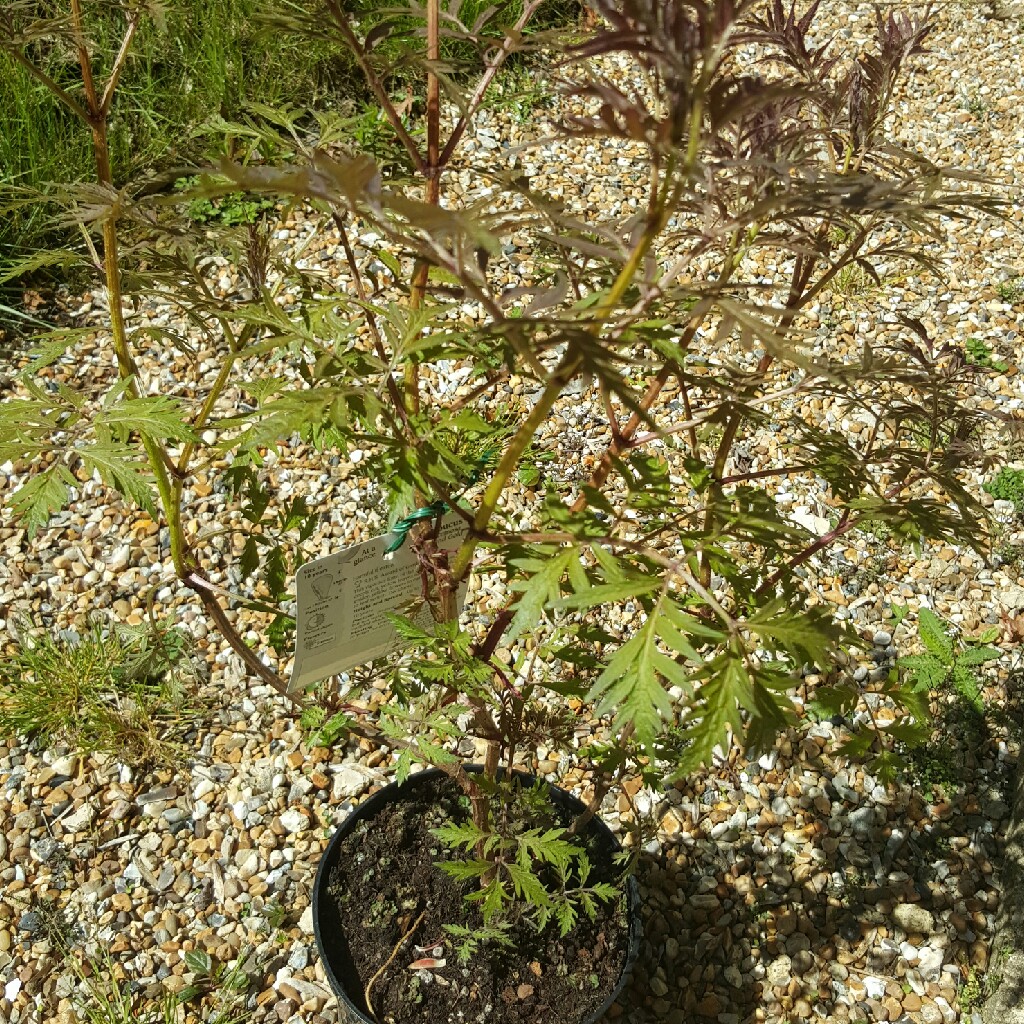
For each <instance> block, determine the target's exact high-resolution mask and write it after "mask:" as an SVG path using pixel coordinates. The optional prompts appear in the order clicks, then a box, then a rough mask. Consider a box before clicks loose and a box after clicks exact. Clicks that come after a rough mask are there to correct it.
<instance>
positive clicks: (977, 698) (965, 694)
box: [953, 664, 985, 712]
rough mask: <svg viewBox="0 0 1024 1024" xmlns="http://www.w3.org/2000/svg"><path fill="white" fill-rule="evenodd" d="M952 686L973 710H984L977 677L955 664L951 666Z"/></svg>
mask: <svg viewBox="0 0 1024 1024" xmlns="http://www.w3.org/2000/svg"><path fill="white" fill-rule="evenodd" d="M953 688H954V689H955V690H956V692H957V693H958V694H959V695H960V696H961V697H962V698H963V699H964V700H965V701H967V703H968V704H970V705H971V707H973V708H974V709H975V711H979V712H981V711H984V708H985V702H984V700H983V699H982V696H981V684H980V683H979V681H978V677H977V676H976V675H975V674H974V673H973V672H971V671H970V669H967V668H963V667H962V666H961V665H959V664H957V665H954V666H953Z"/></svg>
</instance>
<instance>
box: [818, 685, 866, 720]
mask: <svg viewBox="0 0 1024 1024" xmlns="http://www.w3.org/2000/svg"><path fill="white" fill-rule="evenodd" d="M858 700H860V694H859V693H858V692H857V688H856V687H855V686H819V687H818V689H817V690H815V692H814V702H813V703H812V704H811V707H812V708H813V709H814V711H815V712H816V713H817V714H818V715H820V716H821V717H822V718H830V717H831V716H832V715H848V714H849V713H850V712H851V711H852V710H853V709H854V708H855V707H856V706H857V701H858Z"/></svg>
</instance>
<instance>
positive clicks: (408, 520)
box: [384, 447, 498, 555]
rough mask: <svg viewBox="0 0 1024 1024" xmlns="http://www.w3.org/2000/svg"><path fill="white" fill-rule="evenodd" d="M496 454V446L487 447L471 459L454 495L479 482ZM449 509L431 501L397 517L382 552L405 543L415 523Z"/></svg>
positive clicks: (396, 548)
mask: <svg viewBox="0 0 1024 1024" xmlns="http://www.w3.org/2000/svg"><path fill="white" fill-rule="evenodd" d="M497 455H498V451H497V449H496V448H494V447H488V448H485V449H484V451H483V452H482V453H481V454H480V455H478V456H477V457H476V459H474V460H473V468H472V469H471V470H470V472H469V476H468V477H467V478H466V486H465V487H463V489H462V490H461V491H460V492H459V494H458V495H456V497H459V496H460V495H462V494H464V493H465V492H466V491H468V490H469V488H470V487H472V486H473V485H474V484H476V483H479V481H480V478H481V477H482V476H483V474H484V471H485V470H487V469H489V468H490V467H491V466H492V465H494V463H495V462H496V461H497ZM451 510H452V509H451V506H450V505H449V504H448V503H447V502H445V501H433V502H431V503H430V504H429V505H424V506H423V508H418V509H416V511H415V512H410V513H409V514H408V515H407V516H406V517H405V518H404V519H399V520H398V522H397V523H395V525H394V526H392V527H391V532H392V533H393V534H394V535H395V539H394V540H393V541H392V542H391V543H390V544H389V545H388V546H387V547H386V548H385V549H384V554H385V555H390V554H392V552H395V551H397V550H398V549H399V548H400V547H401V546H402V545H403V544H404V543H405V538H406V537H407V536H408V535H409V531H410V530H411V529H412V528H413V527H414V526H415V525H416V524H417V523H419V522H422V521H423V520H424V519H436V518H437V517H438V516H443V515H444V514H445V513H446V512H451Z"/></svg>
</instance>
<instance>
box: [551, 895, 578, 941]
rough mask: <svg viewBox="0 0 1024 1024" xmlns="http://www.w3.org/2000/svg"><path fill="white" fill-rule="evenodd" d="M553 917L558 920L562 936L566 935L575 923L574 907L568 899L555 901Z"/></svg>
mask: <svg viewBox="0 0 1024 1024" xmlns="http://www.w3.org/2000/svg"><path fill="white" fill-rule="evenodd" d="M555 919H556V920H557V921H558V930H559V932H560V933H561V934H562V935H563V936H565V935H568V934H569V932H571V931H572V929H573V927H574V926H575V924H576V908H575V907H573V905H572V904H571V903H570V902H569V901H568V900H564V901H562V902H560V903H556V904H555Z"/></svg>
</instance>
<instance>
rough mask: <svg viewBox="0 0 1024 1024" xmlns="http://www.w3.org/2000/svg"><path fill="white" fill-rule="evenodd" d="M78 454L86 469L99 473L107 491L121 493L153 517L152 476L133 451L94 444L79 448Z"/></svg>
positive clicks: (118, 445)
mask: <svg viewBox="0 0 1024 1024" xmlns="http://www.w3.org/2000/svg"><path fill="white" fill-rule="evenodd" d="M78 453H79V455H80V456H81V458H82V462H83V463H84V464H85V467H86V469H88V470H89V471H90V472H95V473H98V474H99V475H100V479H102V481H103V482H104V483H105V484H106V485H107V486H108V487H113V488H114V489H115V490H117V491H120V492H121V494H123V495H124V496H125V497H126V498H128V499H129V500H131V501H133V502H135V504H136V505H138V506H140V507H141V508H144V509H145V510H146V511H147V512H149V514H150V515H152V516H155V515H156V501H155V499H154V494H153V487H152V483H151V481H152V475H151V474H150V471H149V466H148V464H147V463H146V462H144V461H143V460H141V459H140V458H139V452H138V451H137V450H136V449H135V448H131V447H129V446H127V445H123V444H116V443H108V444H103V443H101V442H97V443H96V444H92V445H88V446H83V447H81V448H79V449H78Z"/></svg>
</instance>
